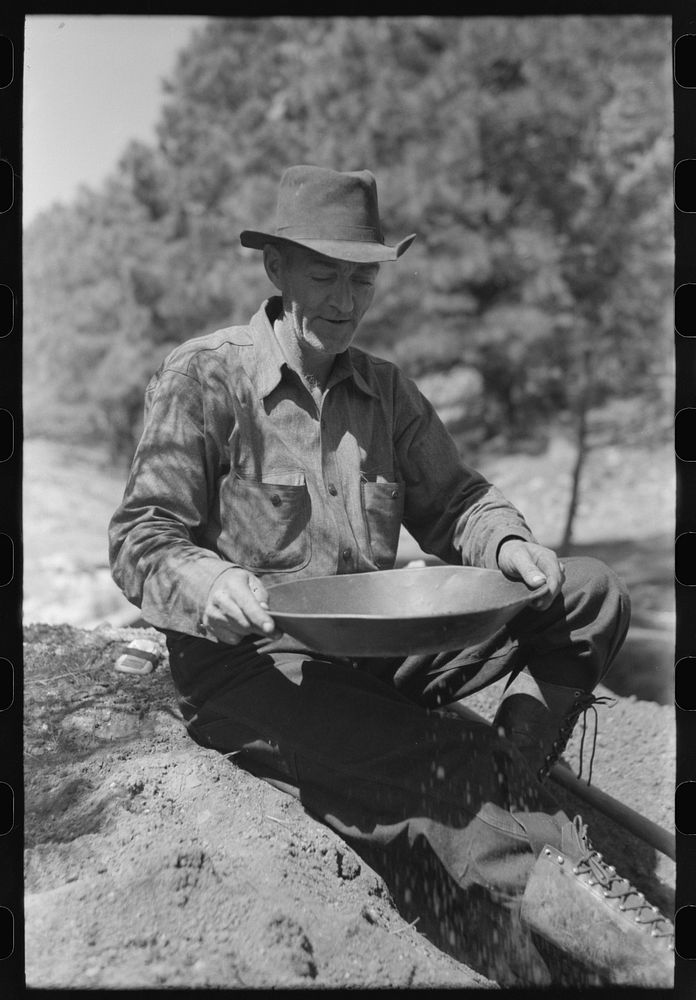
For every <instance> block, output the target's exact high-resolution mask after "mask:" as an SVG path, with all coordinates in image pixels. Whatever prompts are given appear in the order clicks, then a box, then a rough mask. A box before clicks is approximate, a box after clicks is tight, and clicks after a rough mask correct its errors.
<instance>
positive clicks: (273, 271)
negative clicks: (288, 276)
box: [263, 243, 283, 292]
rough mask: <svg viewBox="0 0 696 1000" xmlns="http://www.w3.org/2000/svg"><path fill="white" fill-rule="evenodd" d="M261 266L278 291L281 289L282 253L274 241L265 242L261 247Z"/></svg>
mask: <svg viewBox="0 0 696 1000" xmlns="http://www.w3.org/2000/svg"><path fill="white" fill-rule="evenodd" d="M263 266H264V267H265V268H266V274H267V275H268V277H269V279H270V280H271V282H272V283H273V284H274V285H275V287H276V288H277V289H278V291H279V292H282V291H283V274H282V271H283V255H282V253H281V250H280V248H279V247H277V246H276V245H275V244H274V243H266V245H265V246H264V248H263Z"/></svg>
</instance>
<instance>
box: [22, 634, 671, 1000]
mask: <svg viewBox="0 0 696 1000" xmlns="http://www.w3.org/2000/svg"><path fill="white" fill-rule="evenodd" d="M136 635H137V636H140V637H144V636H146V637H147V638H151V639H155V640H156V641H157V642H159V643H160V646H161V648H162V653H163V656H164V652H165V651H164V646H163V642H162V639H161V637H160V636H158V634H157V633H156V632H154V631H153V630H149V629H148V630H133V629H113V628H107V627H104V628H100V629H97V630H94V631H83V630H79V629H75V628H71V627H68V626H45V625H35V626H30V627H28V628H27V629H26V631H25V637H26V652H25V699H26V704H25V720H26V722H25V726H26V735H25V748H26V761H25V768H26V771H25V795H26V799H25V830H26V834H25V836H26V861H25V879H26V975H27V985H28V986H29V987H33V988H36V987H40V988H49V987H53V988H73V989H74V988H114V987H118V988H140V989H144V988H152V987H160V988H161V987H228V988H243V987H250V988H264V987H265V988H268V987H314V988H336V987H341V986H350V987H351V988H355V987H368V988H380V987H382V988H384V987H392V988H394V987H429V988H435V987H454V986H463V987H473V986H477V987H495V985H496V984H495V983H494V982H492V981H491V980H490V979H487V978H486V977H484V976H483V975H482V974H481V973H480V972H479V971H474V970H473V969H471V968H469V967H468V966H467V965H466V964H464V963H463V962H462V961H461V960H457V959H456V958H455V957H453V955H452V954H451V953H448V951H450V952H451V949H449V948H448V946H447V943H446V941H444V942H443V941H439V940H438V941H437V942H433V941H432V940H429V939H428V938H426V937H425V936H424V935H423V934H421V933H419V930H418V927H417V926H414V925H413V924H412V923H409V922H408V921H407V920H406V919H405V918H404V917H403V916H402V915H401V914H400V913H399V911H398V910H397V908H396V905H395V902H394V898H393V896H392V894H391V892H390V888H389V887H388V885H387V883H386V882H385V881H384V879H383V878H382V877H381V876H380V875H379V874H378V873H377V872H376V871H375V870H374V869H373V868H372V867H370V865H369V864H367V863H366V862H365V860H364V859H362V858H360V857H358V855H357V854H356V853H355V852H354V851H352V850H351V849H350V848H349V847H348V846H347V845H346V844H344V843H343V842H342V841H341V840H340V839H339V838H338V837H336V836H335V835H334V834H333V832H332V831H331V830H329V829H328V828H326V827H324V826H323V825H322V824H320V823H318V822H317V821H315V820H314V819H312V818H311V817H309V816H308V815H307V814H306V813H305V812H304V810H303V809H302V807H301V805H300V804H299V803H298V802H297V801H296V800H295V799H293V798H291V797H289V796H286V795H284V794H283V793H282V792H280V791H277V790H276V789H274V788H272V787H270V786H268V785H266V784H265V783H263V782H261V781H259V780H258V779H256V778H254V777H252V776H250V775H248V774H247V773H246V772H244V771H243V770H241V769H240V768H238V767H236V766H235V765H234V761H233V760H228V759H225V758H224V757H222V756H220V755H219V754H217V753H215V752H213V751H209V750H203V749H201V748H200V747H198V746H196V745H195V744H194V743H193V742H192V741H191V740H190V738H189V737H188V736H187V734H186V732H185V730H184V727H183V725H182V723H181V719H180V716H179V713H178V711H177V709H176V705H175V700H174V696H173V689H172V686H171V682H170V679H169V674H168V670H167V669H166V660H163V663H162V664H160V665H159V666H158V667H157V669H156V670H155V671H154V672H153V673H151V674H148V675H145V676H137V675H132V674H122V673H118V672H116V671H115V670H114V663H115V661H116V658H117V656H118V654H119V652H121V651H122V649H123V648H124V646H125V644H126V643H127V642H128V641H129V640H130V639H131V638H133V637H135V636H136ZM497 695H498V691H497V690H496V689H493V690H489V691H488V692H483V693H481V694H479V695H477V696H476V697H475V698H472V699H471V700H470V704H471V707H472V708H474V709H475V710H476V711H479V712H481V713H482V714H484V715H487V716H488V717H490V715H491V714H492V710H493V706H494V704H495V701H496V700H497ZM672 714H673V713H672V712H671V710H669V709H666V708H663V707H661V706H657V705H653V704H650V703H647V702H637V701H635V700H630V699H621V700H619V701H618V702H617V704H616V706H615V707H614V709H612V716H611V719H612V721H611V725H609V724H607V723H606V721H605V719H606V717H603V724H600V729H599V737H598V742H597V755H596V762H595V782H596V783H597V784H598V785H599V786H600V787H602V788H603V789H604V790H605V791H607V792H609V793H610V794H612V795H615V796H616V797H618V798H621V799H622V800H623V801H625V802H626V803H628V804H632V805H634V806H637V807H638V808H639V809H640V811H642V812H644V813H645V814H646V815H649V816H650V818H651V819H653V820H655V821H656V822H658V823H661V824H662V825H663V826H666V827H668V828H671V824H672V815H671V808H672V799H673V788H674V780H673V773H674V760H673V757H674V738H673V729H674V726H673V718H672ZM576 751H577V739H574V743H573V744H572V745H571V750H570V754H569V759H571V760H572V759H573V754H574V753H575V752H576ZM559 798H560V799H561V801H562V804H564V805H565V806H566V809H567V810H568V811H570V812H577V811H582V813H583V815H584V817H585V818H586V819H587V820H588V821H589V822H590V824H591V826H590V828H591V830H593V834H594V838H593V839H594V840H595V842H596V845H597V846H598V848H599V849H600V850H602V851H603V852H604V854H605V857H606V858H607V860H609V861H610V862H611V863H613V864H616V866H617V867H618V868H619V870H620V871H621V872H622V873H625V874H627V875H628V876H629V877H630V878H632V880H633V881H634V882H635V883H636V884H638V885H639V887H640V888H641V889H643V891H644V892H645V893H646V895H648V897H649V898H650V899H651V901H654V902H655V903H657V904H658V905H660V906H662V907H664V908H665V909H667V910H670V909H671V906H672V903H673V885H674V866H673V865H672V863H671V862H670V861H669V860H668V859H666V858H664V857H662V856H661V855H658V854H656V853H655V852H654V851H653V850H651V849H650V848H648V847H646V846H645V845H644V844H641V843H640V842H639V841H637V840H636V839H635V838H633V837H632V836H631V835H629V834H627V833H626V832H625V831H622V830H620V829H619V828H617V827H615V826H614V825H613V824H612V823H610V822H609V821H606V820H603V819H602V818H601V817H598V816H595V815H594V814H593V813H592V812H591V810H589V809H587V808H582V806H581V805H580V804H578V803H575V802H573V801H572V800H571V798H570V797H569V796H567V795H566V797H565V800H564V799H563V798H562V796H561V795H560V792H559ZM459 958H460V959H461V956H459Z"/></svg>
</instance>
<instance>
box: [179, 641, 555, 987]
mask: <svg viewBox="0 0 696 1000" xmlns="http://www.w3.org/2000/svg"><path fill="white" fill-rule="evenodd" d="M293 645H294V644H293V643H292V642H290V641H288V640H287V639H281V640H276V641H268V640H258V641H253V642H246V643H244V644H242V645H241V646H240V647H227V646H224V645H222V644H216V643H210V642H208V641H206V640H203V639H195V638H189V637H183V638H181V639H179V640H171V639H170V641H169V649H170V664H171V668H172V674H173V677H174V680H175V683H176V685H177V688H178V689H179V691H180V693H181V706H182V710H183V711H184V715H185V717H186V718H187V720H188V724H189V728H190V730H191V733H192V735H193V736H194V737H195V738H196V739H197V740H198V741H199V742H200V743H202V744H203V745H205V746H210V747H213V748H215V749H218V750H220V751H222V752H231V751H240V752H239V754H238V755H237V756H236V757H235V761H236V762H237V763H239V764H241V765H242V766H246V767H248V768H249V769H250V770H251V771H252V772H253V773H255V774H258V775H260V776H262V777H264V778H266V779H267V780H269V781H271V782H273V783H276V784H279V785H280V787H282V788H284V789H285V790H286V791H291V792H293V793H294V794H296V795H297V796H299V798H300V800H301V801H302V803H303V804H304V805H305V807H306V808H307V809H308V811H309V812H311V813H312V814H314V815H316V816H317V817H318V818H320V819H322V820H323V821H324V822H326V823H327V824H328V825H330V826H331V827H333V829H334V830H336V831H337V832H338V833H339V834H340V835H341V836H342V837H343V838H344V839H346V840H347V841H348V842H349V843H351V844H353V845H354V846H355V847H356V848H357V849H360V848H361V847H364V848H366V849H367V850H369V851H372V852H373V853H375V852H376V854H379V853H380V852H381V853H382V854H384V855H385V856H389V855H391V854H393V853H394V852H395V851H397V850H398V849H400V848H403V847H404V845H407V847H408V848H409V849H417V850H418V851H420V852H421V854H424V855H425V856H426V857H428V858H430V859H431V863H432V866H433V867H434V868H437V869H439V870H441V872H442V873H443V878H444V882H443V883H442V884H443V885H446V884H447V883H448V882H449V883H450V889H449V890H448V892H449V894H450V898H453V897H454V896H456V897H457V898H458V899H459V900H460V902H461V907H460V909H462V907H463V911H464V912H466V909H467V906H470V907H471V908H472V912H474V911H475V908H478V910H479V911H481V912H483V911H484V910H485V911H486V913H487V914H488V919H489V921H492V923H493V924H494V925H496V926H499V933H501V934H504V933H505V928H506V927H508V926H509V924H510V921H513V923H514V921H515V920H517V919H518V918H519V909H520V905H521V903H520V901H521V898H522V894H523V892H524V888H525V885H526V883H527V880H528V877H529V873H530V871H531V869H532V866H533V864H534V861H535V858H536V856H537V854H538V852H539V850H540V849H541V846H542V844H543V843H544V842H556V841H558V842H559V843H560V839H559V838H560V829H561V827H562V825H563V823H564V822H566V821H567V817H565V815H564V814H563V813H562V812H561V810H560V808H559V807H558V805H557V804H556V803H555V801H554V800H553V799H552V798H551V797H550V796H549V795H547V794H546V792H545V791H544V790H543V789H542V788H541V787H540V786H539V785H538V784H537V783H536V782H535V781H534V779H533V777H532V776H531V774H530V772H529V770H528V769H527V767H526V765H525V763H524V760H523V759H522V758H521V756H520V755H519V753H518V752H517V751H516V749H515V748H514V747H513V746H512V745H511V744H509V743H508V742H507V741H506V740H501V739H500V738H499V737H498V735H497V734H496V733H495V731H494V730H492V729H491V727H489V726H486V725H483V724H478V723H470V722H464V721H462V720H460V719H456V718H447V717H443V716H441V715H440V714H439V713H438V712H433V711H428V710H426V709H424V708H423V707H422V706H419V705H417V704H415V703H414V702H412V701H411V700H410V699H409V698H407V697H405V696H404V695H403V694H401V693H400V692H398V691H397V690H396V689H395V688H394V687H393V685H390V684H386V683H384V682H383V681H382V680H380V679H379V678H378V677H375V676H374V675H373V674H372V673H371V672H370V671H369V670H363V669H361V668H360V667H355V666H353V665H351V664H349V663H348V662H346V661H341V660H338V659H333V660H332V659H328V658H327V659H321V660H320V659H317V657H316V655H314V654H311V653H309V652H308V651H307V652H302V651H299V650H298V649H297V648H296V646H295V648H293ZM201 677H207V678H208V683H209V684H210V685H211V690H210V695H209V697H207V698H206V699H205V700H204V701H203V702H196V699H195V697H194V696H193V695H194V688H195V693H198V692H199V691H200V679H201ZM187 691H188V696H187ZM402 877H403V878H404V879H409V878H410V879H412V880H415V881H419V880H420V879H421V878H422V872H421V870H420V869H419V870H418V871H415V870H413V868H412V867H411V866H408V865H407V868H406V870H405V871H404V872H402ZM470 933H471V934H472V936H474V937H475V934H476V925H475V923H474V924H471V925H470ZM523 944H524V942H523V939H522V937H521V936H518V937H517V938H516V939H515V940H510V941H508V942H507V945H506V946H502V945H501V947H504V948H507V952H506V954H507V956H508V958H509V957H510V956H511V955H513V954H514V953H515V952H516V951H517V950H519V949H520V948H522V949H523V950H524V948H523ZM472 947H473V946H472ZM474 951H475V949H474ZM482 971H485V970H482ZM488 974H489V975H491V974H493V973H492V969H491V967H489V968H488ZM497 975H499V973H498V974H497Z"/></svg>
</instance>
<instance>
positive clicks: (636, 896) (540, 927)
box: [521, 816, 674, 988]
mask: <svg viewBox="0 0 696 1000" xmlns="http://www.w3.org/2000/svg"><path fill="white" fill-rule="evenodd" d="M521 918H522V921H523V923H524V924H525V925H526V926H527V927H528V928H529V930H530V931H531V932H532V933H533V934H536V935H538V936H539V937H541V938H542V939H543V940H544V941H546V942H549V943H550V944H551V945H553V946H554V948H556V949H559V950H560V951H561V952H562V953H563V954H564V955H566V956H567V957H568V958H569V959H570V960H571V962H572V963H574V964H576V965H579V966H582V967H583V968H585V969H586V970H587V971H588V972H589V973H590V974H592V975H594V976H595V977H596V980H595V981H596V982H598V983H600V984H601V985H611V986H629V985H630V986H645V987H653V988H656V987H662V988H664V987H667V988H672V987H673V985H674V927H673V925H672V923H671V922H670V921H669V920H668V919H667V918H666V917H665V916H663V915H662V913H660V911H659V910H658V909H657V907H655V906H651V905H650V903H648V902H647V900H646V899H645V896H644V895H643V894H642V893H641V892H638V890H637V889H635V888H634V887H633V886H632V885H631V883H630V882H629V881H628V880H627V879H625V878H622V877H621V876H620V875H619V874H618V873H617V871H616V869H615V868H613V867H612V866H610V865H607V864H606V863H605V862H604V861H603V859H602V855H601V854H600V853H599V852H598V851H596V850H595V849H594V848H593V847H592V845H591V844H590V842H589V840H588V838H587V827H586V826H585V825H584V824H583V822H582V819H581V817H580V816H576V817H575V819H574V820H573V821H572V822H571V821H569V822H568V823H567V824H565V825H564V827H563V828H562V831H561V848H560V850H559V849H558V848H556V847H553V846H551V845H549V844H547V845H546V846H545V847H544V848H543V849H542V851H541V853H540V854H539V856H538V858H537V860H536V863H535V865H534V868H533V869H532V873H531V875H530V877H529V881H528V882H527V886H526V888H525V892H524V896H523V898H522V910H521Z"/></svg>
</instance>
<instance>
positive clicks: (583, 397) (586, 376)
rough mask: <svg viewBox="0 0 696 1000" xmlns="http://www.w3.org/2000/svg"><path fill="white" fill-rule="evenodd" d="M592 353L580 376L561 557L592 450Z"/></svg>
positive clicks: (569, 539)
mask: <svg viewBox="0 0 696 1000" xmlns="http://www.w3.org/2000/svg"><path fill="white" fill-rule="evenodd" d="M590 371H591V368H590V351H588V350H586V351H584V352H583V356H582V368H581V374H580V389H579V392H578V397H577V412H576V418H577V419H576V424H575V462H574V465H573V476H572V482H571V487H570V498H569V500H568V507H567V510H566V518H565V526H564V528H563V535H562V536H561V543H560V545H559V546H558V552H559V554H560V555H567V554H568V551H569V549H570V546H571V543H572V540H573V528H574V526H575V515H576V514H577V510H578V504H579V503H580V481H581V478H582V470H583V466H584V465H585V459H586V458H587V453H588V451H589V450H590V448H589V445H588V442H587V411H588V409H589V402H590V379H591V375H590Z"/></svg>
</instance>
